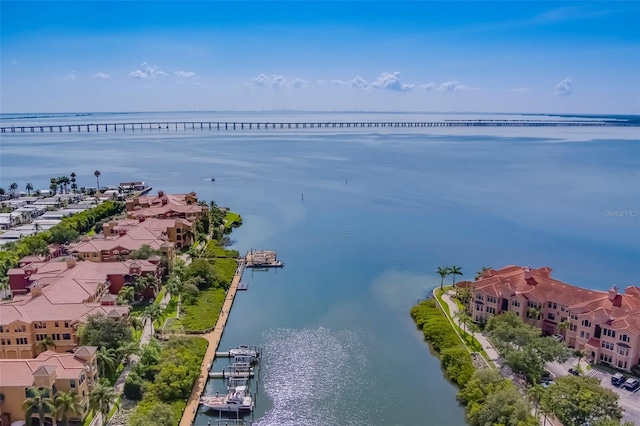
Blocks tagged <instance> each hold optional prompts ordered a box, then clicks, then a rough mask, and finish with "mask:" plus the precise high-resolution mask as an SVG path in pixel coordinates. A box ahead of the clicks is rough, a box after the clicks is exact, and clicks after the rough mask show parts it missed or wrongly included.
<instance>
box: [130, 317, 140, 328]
mask: <svg viewBox="0 0 640 426" xmlns="http://www.w3.org/2000/svg"><path fill="white" fill-rule="evenodd" d="M129 321H131V327H133V329H134V330H138V331H140V330H142V320H140V317H131V319H130V320H129Z"/></svg>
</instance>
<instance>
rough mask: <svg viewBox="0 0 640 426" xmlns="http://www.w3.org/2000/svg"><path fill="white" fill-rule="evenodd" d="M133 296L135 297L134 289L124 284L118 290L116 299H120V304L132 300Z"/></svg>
mask: <svg viewBox="0 0 640 426" xmlns="http://www.w3.org/2000/svg"><path fill="white" fill-rule="evenodd" d="M134 298H135V289H134V288H133V287H132V286H130V285H126V286H124V287H122V288H121V289H120V291H119V292H118V299H120V301H122V303H121V304H122V305H124V304H126V303H129V302H132V301H133V299H134Z"/></svg>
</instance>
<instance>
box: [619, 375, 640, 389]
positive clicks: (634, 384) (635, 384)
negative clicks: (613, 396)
mask: <svg viewBox="0 0 640 426" xmlns="http://www.w3.org/2000/svg"><path fill="white" fill-rule="evenodd" d="M623 386H624V387H625V388H626V389H627V390H630V391H634V390H636V389H638V388H639V387H640V382H639V381H638V380H637V379H631V378H629V379H627V381H625V382H624V385H623Z"/></svg>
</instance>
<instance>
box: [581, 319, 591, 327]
mask: <svg viewBox="0 0 640 426" xmlns="http://www.w3.org/2000/svg"><path fill="white" fill-rule="evenodd" d="M582 325H583V326H584V327H591V321H589V320H586V319H585V320H582Z"/></svg>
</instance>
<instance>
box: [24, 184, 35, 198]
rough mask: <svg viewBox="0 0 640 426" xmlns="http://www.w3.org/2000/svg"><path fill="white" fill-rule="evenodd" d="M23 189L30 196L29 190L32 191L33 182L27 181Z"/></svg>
mask: <svg viewBox="0 0 640 426" xmlns="http://www.w3.org/2000/svg"><path fill="white" fill-rule="evenodd" d="M24 189H26V190H27V195H28V196H29V197H31V191H33V184H32V183H31V182H27V184H26V185H25V187H24Z"/></svg>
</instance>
